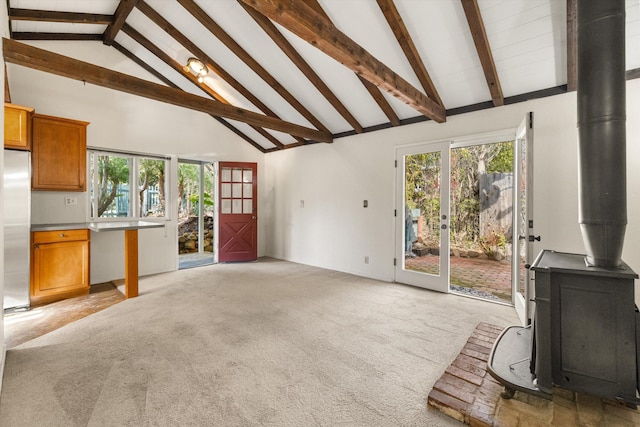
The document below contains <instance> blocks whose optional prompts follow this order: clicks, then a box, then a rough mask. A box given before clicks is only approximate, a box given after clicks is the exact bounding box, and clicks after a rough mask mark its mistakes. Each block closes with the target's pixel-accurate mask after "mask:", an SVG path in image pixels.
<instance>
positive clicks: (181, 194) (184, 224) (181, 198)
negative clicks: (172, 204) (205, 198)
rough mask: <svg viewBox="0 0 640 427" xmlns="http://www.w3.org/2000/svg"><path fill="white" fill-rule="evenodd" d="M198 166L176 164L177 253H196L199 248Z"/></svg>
mask: <svg viewBox="0 0 640 427" xmlns="http://www.w3.org/2000/svg"><path fill="white" fill-rule="evenodd" d="M200 205H201V204H200V165H199V164H196V163H186V162H178V242H179V247H178V252H179V253H180V254H191V253H197V252H198V251H199V248H200V235H199V229H200V216H199V209H200Z"/></svg>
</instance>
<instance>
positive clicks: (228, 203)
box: [220, 199, 231, 214]
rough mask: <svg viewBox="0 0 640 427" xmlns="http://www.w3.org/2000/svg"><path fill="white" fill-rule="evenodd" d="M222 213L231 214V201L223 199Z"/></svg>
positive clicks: (221, 203) (221, 204)
mask: <svg viewBox="0 0 640 427" xmlns="http://www.w3.org/2000/svg"><path fill="white" fill-rule="evenodd" d="M220 212H222V213H223V214H230V213H231V200H230V199H223V200H222V201H221V202H220Z"/></svg>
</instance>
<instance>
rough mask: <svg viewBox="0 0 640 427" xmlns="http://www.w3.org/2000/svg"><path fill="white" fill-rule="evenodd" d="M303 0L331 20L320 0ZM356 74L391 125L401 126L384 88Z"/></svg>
mask: <svg viewBox="0 0 640 427" xmlns="http://www.w3.org/2000/svg"><path fill="white" fill-rule="evenodd" d="M303 1H305V2H306V3H307V5H308V6H309V7H311V8H312V9H313V10H314V11H315V12H316V13H318V14H320V15H321V16H322V17H324V19H326V20H327V21H329V22H331V18H329V15H327V12H325V11H324V9H323V8H322V6H321V5H320V3H318V0H303ZM354 74H355V75H356V77H358V80H359V81H360V82H361V83H362V85H363V86H364V88H365V89H366V90H367V92H368V93H369V95H371V97H372V98H373V100H374V101H375V102H376V104H378V107H379V108H380V109H381V110H382V112H383V113H384V114H385V116H387V119H388V120H389V123H391V126H399V125H400V118H399V117H398V115H397V114H396V112H395V111H393V107H391V104H389V101H387V98H385V97H384V96H383V95H382V92H381V90H382V89H380V88H379V87H378V86H376V85H374V84H373V83H371V82H370V81H368V80H365V79H363V78H362V77H360V76H359V75H358V73H354Z"/></svg>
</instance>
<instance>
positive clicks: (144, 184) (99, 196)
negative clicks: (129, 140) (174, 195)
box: [88, 151, 168, 220]
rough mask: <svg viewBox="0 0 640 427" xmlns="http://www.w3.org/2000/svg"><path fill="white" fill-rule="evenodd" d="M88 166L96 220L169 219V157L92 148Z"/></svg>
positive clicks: (92, 214)
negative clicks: (167, 199)
mask: <svg viewBox="0 0 640 427" xmlns="http://www.w3.org/2000/svg"><path fill="white" fill-rule="evenodd" d="M88 169H89V181H90V183H91V184H90V202H91V207H90V213H91V219H92V220H96V219H101V218H111V219H113V218H123V219H139V218H146V219H148V218H166V216H167V215H166V200H165V195H166V188H167V185H166V184H167V178H166V171H167V170H168V168H167V160H166V159H163V158H158V157H151V156H149V157H146V156H140V155H131V154H124V153H110V152H102V151H89V168H88ZM132 185H134V187H133V188H132Z"/></svg>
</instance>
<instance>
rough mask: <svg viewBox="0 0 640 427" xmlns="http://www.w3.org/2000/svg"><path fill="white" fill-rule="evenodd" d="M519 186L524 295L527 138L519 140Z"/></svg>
mask: <svg viewBox="0 0 640 427" xmlns="http://www.w3.org/2000/svg"><path fill="white" fill-rule="evenodd" d="M517 144H518V159H517V167H518V178H519V182H518V186H519V190H520V191H519V200H518V213H519V214H518V221H519V222H520V225H519V230H520V236H519V237H520V238H519V239H518V240H519V241H518V245H519V247H520V251H519V254H520V263H519V266H520V274H519V278H518V292H520V293H521V294H523V295H524V293H525V286H526V284H527V274H526V271H525V270H526V269H525V267H524V265H525V264H526V262H527V236H528V228H529V225H528V224H527V217H528V216H527V140H526V138H518V141H517Z"/></svg>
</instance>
